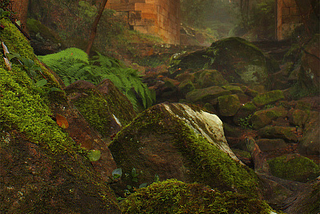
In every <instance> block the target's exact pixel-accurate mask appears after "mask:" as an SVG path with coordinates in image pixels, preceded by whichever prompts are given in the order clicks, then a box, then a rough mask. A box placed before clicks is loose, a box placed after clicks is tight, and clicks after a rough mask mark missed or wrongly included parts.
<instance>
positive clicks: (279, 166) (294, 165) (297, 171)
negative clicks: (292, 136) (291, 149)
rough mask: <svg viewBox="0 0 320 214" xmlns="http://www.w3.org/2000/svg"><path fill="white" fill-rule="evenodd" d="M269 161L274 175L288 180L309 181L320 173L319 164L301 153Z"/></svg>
mask: <svg viewBox="0 0 320 214" xmlns="http://www.w3.org/2000/svg"><path fill="white" fill-rule="evenodd" d="M268 163H269V166H270V170H271V173H272V175H274V176H276V177H279V178H283V179H287V180H292V181H300V182H307V181H309V180H312V179H315V178H316V177H317V176H319V175H320V171H319V170H320V168H319V166H318V165H317V164H316V163H314V162H313V161H312V160H310V159H309V158H306V157H303V156H300V155H283V156H281V157H277V158H274V159H270V160H268Z"/></svg>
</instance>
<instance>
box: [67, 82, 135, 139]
mask: <svg viewBox="0 0 320 214" xmlns="http://www.w3.org/2000/svg"><path fill="white" fill-rule="evenodd" d="M65 91H66V92H67V95H68V98H69V99H70V100H71V102H72V103H73V104H74V105H75V106H76V107H77V109H78V110H79V111H80V112H81V114H82V115H83V116H84V118H85V119H86V121H88V122H89V124H90V125H91V126H92V127H93V128H94V129H96V130H97V131H98V132H99V133H100V134H101V135H102V136H103V137H104V138H105V140H106V141H107V142H110V141H111V137H112V136H113V135H115V134H116V133H117V132H118V131H119V130H120V129H121V128H122V126H125V125H127V124H128V123H129V122H131V120H133V118H134V117H135V116H136V113H135V111H134V109H133V106H132V104H131V103H130V101H129V100H128V98H127V97H126V96H125V95H123V94H122V92H120V90H119V89H117V88H116V87H115V86H114V84H113V83H112V82H111V81H110V80H107V79H106V80H103V81H102V82H101V83H100V84H99V85H97V86H95V85H94V84H92V83H90V82H87V81H84V80H79V81H76V82H74V83H72V84H71V85H69V86H68V87H66V88H65Z"/></svg>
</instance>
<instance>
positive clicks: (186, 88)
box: [179, 80, 195, 95]
mask: <svg viewBox="0 0 320 214" xmlns="http://www.w3.org/2000/svg"><path fill="white" fill-rule="evenodd" d="M194 89H195V87H194V84H193V83H192V82H191V80H185V81H183V82H181V83H180V85H179V91H180V93H182V94H183V95H186V94H187V93H189V92H190V91H192V90H194Z"/></svg>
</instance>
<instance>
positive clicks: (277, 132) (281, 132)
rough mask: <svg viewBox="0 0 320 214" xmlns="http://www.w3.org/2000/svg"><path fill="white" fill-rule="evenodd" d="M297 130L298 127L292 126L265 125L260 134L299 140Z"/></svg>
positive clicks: (266, 136)
mask: <svg viewBox="0 0 320 214" xmlns="http://www.w3.org/2000/svg"><path fill="white" fill-rule="evenodd" d="M296 131H297V130H296V127H290V126H265V127H264V128H261V129H259V130H258V134H259V135H260V136H261V137H263V138H271V139H275V138H280V139H284V140H285V141H289V142H290V141H291V142H292V141H293V142H298V140H299V138H298V136H297V133H296Z"/></svg>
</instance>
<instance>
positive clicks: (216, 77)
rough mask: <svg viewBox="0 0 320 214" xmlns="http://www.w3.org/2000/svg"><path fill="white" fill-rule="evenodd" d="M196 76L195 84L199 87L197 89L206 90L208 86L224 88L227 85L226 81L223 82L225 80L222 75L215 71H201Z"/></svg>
mask: <svg viewBox="0 0 320 214" xmlns="http://www.w3.org/2000/svg"><path fill="white" fill-rule="evenodd" d="M197 73H199V74H197V75H199V77H198V78H197V80H196V81H197V83H198V85H199V88H207V87H210V86H224V85H228V84H229V83H228V81H227V80H225V78H224V77H223V76H222V74H221V73H220V72H219V71H217V70H209V69H205V70H201V71H198V72H197Z"/></svg>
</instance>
